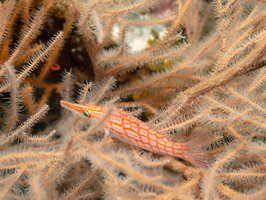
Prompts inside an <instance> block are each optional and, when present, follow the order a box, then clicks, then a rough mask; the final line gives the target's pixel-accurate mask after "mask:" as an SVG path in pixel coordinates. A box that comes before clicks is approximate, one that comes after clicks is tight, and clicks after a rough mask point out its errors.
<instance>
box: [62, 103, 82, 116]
mask: <svg viewBox="0 0 266 200" xmlns="http://www.w3.org/2000/svg"><path fill="white" fill-rule="evenodd" d="M60 104H61V106H62V107H64V108H66V109H68V110H70V111H76V112H78V113H83V112H84V110H85V109H86V106H83V105H80V104H77V103H71V102H69V101H65V100H61V101H60Z"/></svg>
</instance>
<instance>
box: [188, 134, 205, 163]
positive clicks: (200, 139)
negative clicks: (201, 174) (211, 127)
mask: <svg viewBox="0 0 266 200" xmlns="http://www.w3.org/2000/svg"><path fill="white" fill-rule="evenodd" d="M207 144H209V143H208V138H207V137H206V136H205V135H204V136H197V137H195V138H193V139H191V140H189V141H187V142H185V143H183V146H184V147H185V149H186V150H185V152H186V154H185V155H184V159H185V160H187V161H188V162H190V163H192V164H193V165H195V166H197V167H200V168H207V167H208V165H209V163H210V154H209V153H208V152H207V147H206V146H207Z"/></svg>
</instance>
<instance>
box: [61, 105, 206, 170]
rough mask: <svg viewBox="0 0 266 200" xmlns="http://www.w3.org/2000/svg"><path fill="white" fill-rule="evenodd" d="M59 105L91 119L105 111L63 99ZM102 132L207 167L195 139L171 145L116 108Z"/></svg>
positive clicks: (166, 139)
mask: <svg viewBox="0 0 266 200" xmlns="http://www.w3.org/2000/svg"><path fill="white" fill-rule="evenodd" d="M60 104H61V106H62V107H64V108H66V109H68V110H70V111H73V112H75V113H79V114H82V115H83V116H85V117H88V118H91V119H95V120H99V119H101V117H103V116H104V113H105V112H106V111H107V110H108V107H106V106H95V105H93V104H88V105H80V104H77V103H71V102H68V101H64V100H62V101H60ZM104 132H105V136H110V137H114V138H116V139H118V140H121V141H123V142H125V143H128V144H130V145H134V146H137V147H140V148H142V149H146V150H148V151H150V152H153V153H156V154H160V155H170V156H174V157H179V158H182V159H184V160H186V161H188V162H190V163H192V164H193V165H195V166H198V167H206V166H207V154H206V152H205V151H204V150H203V147H202V143H201V142H200V141H199V140H198V139H192V140H190V141H187V142H184V143H175V142H172V141H171V140H169V139H168V138H167V137H165V136H164V135H163V134H160V133H159V131H157V130H156V129H154V128H152V126H151V125H149V124H148V123H145V122H143V121H141V120H139V119H138V118H136V117H134V116H133V115H132V114H131V113H130V112H127V111H125V110H122V109H119V108H116V109H115V110H114V112H112V113H111V114H110V116H109V117H108V118H107V120H106V122H105V124H104Z"/></svg>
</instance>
